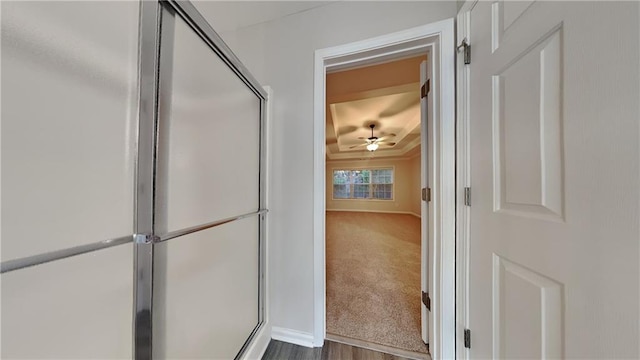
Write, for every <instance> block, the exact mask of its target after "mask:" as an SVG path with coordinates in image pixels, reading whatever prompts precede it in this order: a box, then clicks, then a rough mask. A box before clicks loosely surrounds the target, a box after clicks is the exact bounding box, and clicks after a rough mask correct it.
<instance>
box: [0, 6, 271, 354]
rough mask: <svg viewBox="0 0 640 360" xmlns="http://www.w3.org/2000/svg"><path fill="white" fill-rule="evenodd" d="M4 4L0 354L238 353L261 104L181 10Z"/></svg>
mask: <svg viewBox="0 0 640 360" xmlns="http://www.w3.org/2000/svg"><path fill="white" fill-rule="evenodd" d="M1 6H2V9H1V10H2V58H1V60H2V89H1V90H2V123H1V124H2V126H1V131H2V133H1V141H2V143H1V151H2V152H1V156H2V176H1V180H2V209H1V210H2V216H1V220H2V223H1V225H2V233H1V235H2V243H1V244H2V249H1V250H2V263H1V269H0V271H1V272H2V275H0V281H1V287H2V320H1V325H2V339H1V340H2V354H1V355H2V357H3V358H132V357H133V358H136V359H150V358H156V359H161V358H220V359H222V358H224V359H229V358H234V357H236V358H237V357H241V356H242V354H243V352H244V350H245V349H246V347H247V345H248V344H249V343H250V341H251V339H252V337H253V336H254V335H255V334H256V332H257V331H258V330H259V329H260V327H261V326H262V325H263V324H264V321H265V302H264V299H265V280H264V273H265V265H264V264H265V255H266V254H265V221H266V216H267V215H266V213H267V210H266V203H265V199H266V197H265V196H266V193H265V189H266V179H265V173H266V168H265V145H266V144H265V142H266V138H265V117H266V101H267V95H266V92H265V91H264V90H263V88H262V87H261V86H260V85H259V84H258V82H257V81H256V80H255V79H254V78H253V77H252V76H251V75H250V74H249V72H248V71H247V70H246V69H245V68H244V66H243V65H242V64H241V63H240V61H239V60H238V59H237V58H236V57H235V56H234V55H233V53H232V52H231V51H230V50H229V48H228V47H227V46H226V45H225V44H224V42H223V41H222V40H221V38H220V37H219V36H218V35H217V34H216V33H215V31H214V30H213V29H212V28H211V26H210V25H209V24H208V23H207V21H206V20H205V18H204V17H202V16H201V15H200V13H199V12H198V11H197V9H196V7H195V6H194V5H192V4H191V3H190V2H185V1H160V2H157V1H141V2H140V3H134V2H56V1H53V2H46V1H45V2H5V1H3V2H2V4H1Z"/></svg>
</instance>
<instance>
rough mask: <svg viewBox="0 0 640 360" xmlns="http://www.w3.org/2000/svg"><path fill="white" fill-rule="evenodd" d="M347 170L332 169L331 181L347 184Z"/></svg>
mask: <svg viewBox="0 0 640 360" xmlns="http://www.w3.org/2000/svg"><path fill="white" fill-rule="evenodd" d="M349 173H350V171H349V170H334V171H333V183H334V184H348V183H349V175H350V174H349Z"/></svg>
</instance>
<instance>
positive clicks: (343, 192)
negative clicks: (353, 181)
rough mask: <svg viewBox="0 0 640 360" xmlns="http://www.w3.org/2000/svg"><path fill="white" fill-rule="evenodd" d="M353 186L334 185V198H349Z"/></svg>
mask: <svg viewBox="0 0 640 360" xmlns="http://www.w3.org/2000/svg"><path fill="white" fill-rule="evenodd" d="M350 188H351V187H350V186H349V184H344V185H341V184H337V185H333V198H334V199H348V198H349V197H350V196H349V195H350V194H349V189H350Z"/></svg>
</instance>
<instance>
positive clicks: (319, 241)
mask: <svg viewBox="0 0 640 360" xmlns="http://www.w3.org/2000/svg"><path fill="white" fill-rule="evenodd" d="M454 39H455V33H454V19H447V20H442V21H439V22H435V23H431V24H427V25H423V26H419V27H415V28H411V29H407V30H404V31H400V32H396V33H392V34H387V35H383V36H380V37H376V38H371V39H367V40H363V41H358V42H354V43H350V44H345V45H340V46H336V47H331V48H325V49H319V50H316V52H315V66H314V104H313V109H314V117H313V120H314V150H313V166H314V175H313V176H314V179H313V189H314V191H313V260H314V264H313V266H314V284H313V285H314V300H313V303H314V314H313V319H314V329H313V337H314V345H315V346H322V344H323V343H324V339H325V336H326V305H325V303H326V299H325V297H326V284H325V192H326V184H325V156H326V154H325V151H326V148H325V85H326V84H325V73H326V71H327V69H329V70H335V69H338V68H341V67H349V65H353V64H355V63H358V64H359V65H362V64H366V63H367V62H380V61H382V60H386V59H391V58H394V57H400V56H404V55H409V54H415V53H416V52H424V51H430V52H431V54H435V55H436V56H435V57H434V59H429V60H430V63H431V64H430V65H431V66H432V70H433V79H432V82H433V90H434V94H437V95H436V96H437V99H435V97H434V99H435V101H434V110H435V113H436V117H435V118H434V130H435V134H434V135H435V138H436V140H437V142H436V144H435V148H436V150H437V153H436V154H435V157H436V159H437V163H436V164H435V169H436V171H437V173H436V174H435V176H434V178H435V183H434V184H433V188H432V202H433V208H432V209H433V211H434V215H435V218H434V223H433V232H432V234H434V236H433V241H434V243H433V249H434V251H433V253H432V254H430V256H431V259H430V260H431V264H430V268H431V271H430V272H429V276H431V281H432V284H433V287H434V290H433V292H434V293H433V294H431V297H432V304H431V305H432V307H431V314H432V319H431V328H430V329H429V334H430V341H429V346H430V351H431V356H432V358H434V359H453V358H454V357H455V335H456V326H455V235H456V234H455V230H456V224H455V219H456V214H455V211H456V203H455V201H456V187H455V164H456V162H455V155H456V148H455V146H456V145H455V140H456V139H455V135H456V134H455V42H454V41H455V40H454ZM432 60H433V61H432ZM432 168H433V167H432Z"/></svg>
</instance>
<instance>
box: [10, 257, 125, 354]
mask: <svg viewBox="0 0 640 360" xmlns="http://www.w3.org/2000/svg"><path fill="white" fill-rule="evenodd" d="M132 254H133V247H132V245H121V246H117V247H114V248H110V249H106V250H101V251H96V252H93V253H88V254H84V255H79V256H75V257H72V258H68V259H64V260H58V261H55V262H51V263H47V264H43V265H39V266H35V267H31V268H26V269H23V270H17V271H13V272H9V273H5V274H2V275H0V281H1V287H2V320H1V321H2V339H1V342H2V352H1V354H2V358H3V359H13V358H23V359H24V358H26V359H35V358H41V359H42V358H46V359H71V358H75V359H131V356H132V341H131V337H132V334H131V321H132V317H133V315H132V301H133V276H132V267H133V258H132V257H133V255H132Z"/></svg>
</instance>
